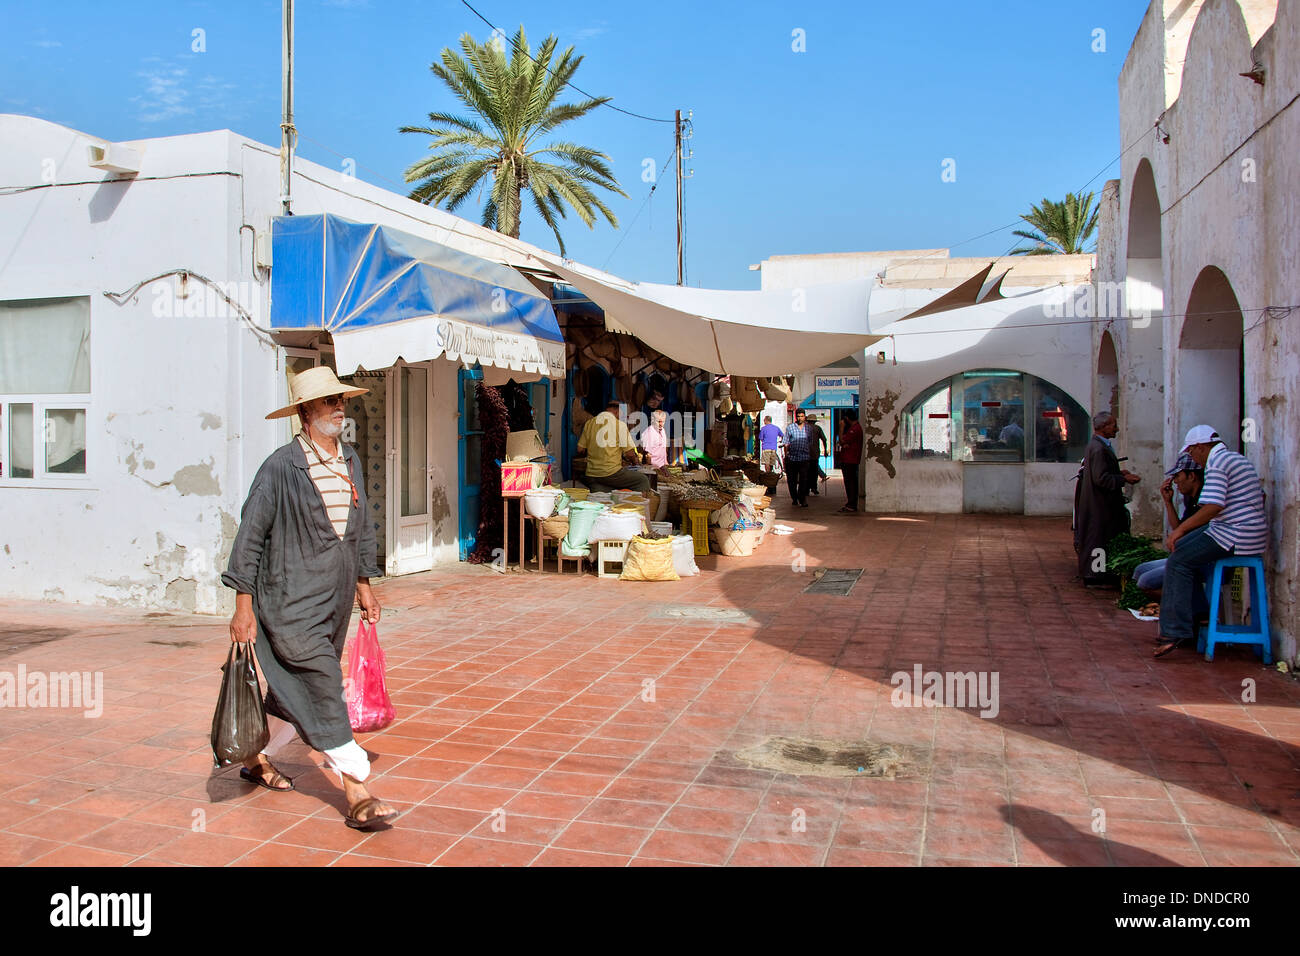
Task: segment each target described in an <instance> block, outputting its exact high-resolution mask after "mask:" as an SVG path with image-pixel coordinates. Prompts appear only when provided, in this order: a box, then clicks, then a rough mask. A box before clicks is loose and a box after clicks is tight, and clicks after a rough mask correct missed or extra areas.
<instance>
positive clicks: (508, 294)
mask: <svg viewBox="0 0 1300 956" xmlns="http://www.w3.org/2000/svg"><path fill="white" fill-rule="evenodd" d="M271 239H272V261H273V263H274V267H273V269H272V270H271V326H272V328H273V329H275V330H292V329H323V330H325V331H327V332H329V333H330V334H331V335H332V336H333V339H334V360H335V366H336V370H337V372H338V373H339V374H340V375H350V374H352V373H353V372H355V371H357V369H359V368H364V369H367V370H369V371H374V370H377V369H381V368H387V367H389V366H391V365H392V364H393V363H394V362H396V361H397V360H398V359H404V360H405V361H407V362H423V361H425V360H427V359H433V358H439V357H446V358H448V359H451V360H452V361H459V362H464V363H465V364H468V365H473V364H477V363H481V364H482V365H483V366H485V367H488V366H491V367H495V368H498V369H509V370H511V371H516V372H520V373H527V374H528V375H533V376H535V375H544V376H548V377H559V376H563V375H564V356H565V352H564V338H563V336H562V335H561V333H560V327H559V324H558V323H557V322H556V320H555V312H554V310H553V309H552V308H551V305H550V302H549V300H548V299H547V297H546V296H545V295H543V294H541V293H540V292H538V291H537V289H535V288H534V287H533V286H532V285H531V284H530V283H529V282H528V280H527V279H525V278H524V277H523V276H522V275H520V274H519V273H518V272H516V271H515V270H514V269H512V268H510V267H509V266H504V265H500V264H498V263H495V262H489V261H487V260H486V259H480V258H478V257H476V256H471V255H467V254H465V253H463V252H458V251H456V250H455V249H450V248H448V247H447V246H444V245H442V244H440V243H437V242H432V241H430V240H427V239H421V238H419V237H418V236H413V235H410V234H409V233H405V232H401V231H399V230H397V229H393V228H391V227H389V226H380V225H374V224H369V223H356V222H350V221H349V220H347V219H341V218H339V217H338V216H333V215H329V214H322V215H315V216H279V217H276V218H275V219H274V220H273V221H272V224H271Z"/></svg>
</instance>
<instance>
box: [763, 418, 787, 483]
mask: <svg viewBox="0 0 1300 956" xmlns="http://www.w3.org/2000/svg"><path fill="white" fill-rule="evenodd" d="M781 441H782V432H781V429H779V428H777V427H776V426H775V425H773V424H772V416H771V415H764V416H763V427H762V428H760V429H759V430H758V442H759V450H760V455H759V463H760V464H761V465H762V468H763V470H764V471H776V457H777V453H778V452H779V451H780V449H781Z"/></svg>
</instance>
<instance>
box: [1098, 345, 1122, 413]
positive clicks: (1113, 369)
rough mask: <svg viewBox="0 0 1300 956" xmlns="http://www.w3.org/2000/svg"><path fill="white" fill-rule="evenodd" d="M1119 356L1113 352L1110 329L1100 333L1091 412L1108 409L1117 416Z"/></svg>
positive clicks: (1118, 403) (1118, 404) (1113, 346)
mask: <svg viewBox="0 0 1300 956" xmlns="http://www.w3.org/2000/svg"><path fill="white" fill-rule="evenodd" d="M1119 406H1120V402H1119V357H1118V356H1117V355H1116V354H1115V339H1114V338H1113V337H1112V336H1111V334H1110V330H1109V329H1107V330H1106V331H1104V332H1102V333H1101V347H1100V348H1099V349H1098V350H1097V393H1096V395H1095V396H1094V400H1093V409H1092V410H1093V414H1096V413H1097V412H1103V411H1109V412H1110V413H1111V414H1112V415H1114V416H1115V417H1116V418H1117V419H1118V418H1119Z"/></svg>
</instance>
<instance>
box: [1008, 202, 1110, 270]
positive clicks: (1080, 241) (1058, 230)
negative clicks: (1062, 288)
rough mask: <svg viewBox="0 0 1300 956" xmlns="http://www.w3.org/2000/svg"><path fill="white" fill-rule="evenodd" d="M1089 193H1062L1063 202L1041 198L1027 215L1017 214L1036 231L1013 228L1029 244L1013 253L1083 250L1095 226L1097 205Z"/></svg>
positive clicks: (1069, 252) (1014, 233) (1097, 212)
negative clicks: (1038, 204) (1080, 194)
mask: <svg viewBox="0 0 1300 956" xmlns="http://www.w3.org/2000/svg"><path fill="white" fill-rule="evenodd" d="M1092 197H1093V194H1092V193H1088V194H1087V195H1086V196H1076V195H1075V194H1074V193H1066V194H1065V202H1052V200H1050V199H1044V200H1043V203H1042V205H1041V206H1031V207H1030V209H1029V215H1027V216H1021V217H1020V218H1021V219H1023V220H1024V221H1025V222H1027V223H1029V225H1031V226H1033V227H1034V228H1035V229H1036V230H1037V232H1025V231H1024V230H1023V229H1016V230H1013V232H1012V235H1015V236H1019V237H1020V238H1021V239H1028V240H1030V241H1031V242H1033V243H1034V245H1032V246H1021V247H1020V248H1019V249H1015V250H1012V253H1011V254H1012V255H1013V256H1041V255H1047V254H1050V253H1054V252H1060V253H1065V254H1066V255H1073V254H1075V253H1080V252H1085V251H1087V250H1085V249H1084V248H1083V245H1084V243H1086V242H1087V241H1088V240H1089V239H1090V238H1092V234H1093V233H1094V232H1095V231H1096V230H1097V216H1098V214H1099V213H1100V211H1101V207H1100V206H1096V207H1094V206H1093V204H1092Z"/></svg>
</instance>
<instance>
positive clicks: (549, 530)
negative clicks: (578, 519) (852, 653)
mask: <svg viewBox="0 0 1300 956" xmlns="http://www.w3.org/2000/svg"><path fill="white" fill-rule="evenodd" d="M568 533H569V516H568V515H552V516H551V517H549V518H543V519H542V534H544V535H546V537H548V538H563V537H564V536H565V535H566V534H568Z"/></svg>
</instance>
